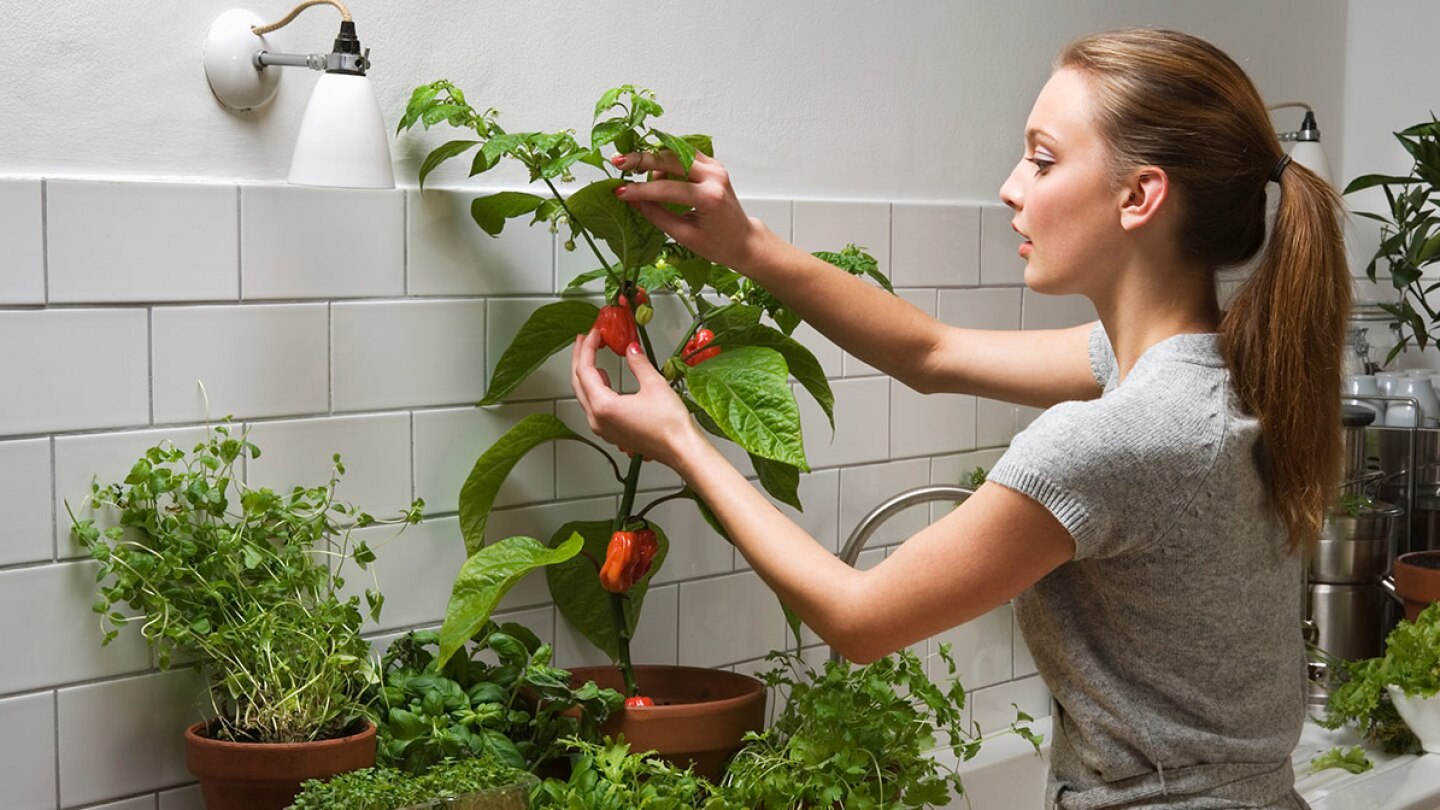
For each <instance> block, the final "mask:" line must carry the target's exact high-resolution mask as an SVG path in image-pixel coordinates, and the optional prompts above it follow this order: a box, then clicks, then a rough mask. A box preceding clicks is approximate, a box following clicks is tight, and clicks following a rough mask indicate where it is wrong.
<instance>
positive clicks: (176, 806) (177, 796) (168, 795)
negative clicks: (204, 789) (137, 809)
mask: <svg viewBox="0 0 1440 810" xmlns="http://www.w3.org/2000/svg"><path fill="white" fill-rule="evenodd" d="M157 795H158V797H159V808H158V810H205V799H204V797H202V796H201V795H200V786H199V785H190V786H188V787H183V788H177V789H175V790H162V791H160V793H159V794H157Z"/></svg>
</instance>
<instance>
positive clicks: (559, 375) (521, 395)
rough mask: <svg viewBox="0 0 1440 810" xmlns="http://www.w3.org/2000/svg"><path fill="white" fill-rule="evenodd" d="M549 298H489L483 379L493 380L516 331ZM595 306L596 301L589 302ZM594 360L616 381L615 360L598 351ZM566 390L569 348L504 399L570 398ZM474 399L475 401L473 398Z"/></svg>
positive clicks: (609, 352) (616, 364) (617, 361)
mask: <svg viewBox="0 0 1440 810" xmlns="http://www.w3.org/2000/svg"><path fill="white" fill-rule="evenodd" d="M554 300H555V299H553V298H492V299H490V301H489V306H488V307H487V309H486V323H485V326H486V329H485V344H486V346H488V347H489V350H488V351H487V352H486V354H485V365H484V369H485V379H486V380H489V379H491V378H492V377H494V376H495V366H496V365H497V364H498V363H499V362H500V358H501V357H502V356H503V355H504V352H505V350H506V349H508V348H509V347H510V344H511V343H512V342H513V341H514V340H515V336H516V335H517V334H518V333H519V332H520V327H521V326H522V325H524V323H525V322H526V321H527V320H529V319H530V316H531V314H532V313H534V312H535V310H537V309H539V308H540V307H542V306H544V305H545V304H549V303H552V302H553V301H554ZM591 303H594V304H596V305H597V306H598V304H599V299H598V298H596V299H591ZM597 357H598V362H599V364H600V367H601V368H603V369H605V370H606V371H607V372H608V373H609V375H610V379H611V380H619V379H620V371H619V368H620V366H619V360H620V358H618V357H616V356H615V355H614V354H613V353H611V351H610V350H609V349H606V348H601V349H600V353H599V355H597ZM574 395H575V394H574V392H573V391H572V390H571V389H570V346H569V345H568V344H567V345H566V346H565V348H563V349H561V350H560V351H558V352H556V353H555V354H553V355H551V357H550V359H548V360H546V361H545V363H544V365H542V366H540V368H538V369H536V370H535V372H534V373H532V374H531V375H530V376H529V377H527V378H526V379H525V382H523V383H521V384H520V385H519V386H518V387H517V388H515V390H514V391H512V392H511V393H510V396H509V397H508V399H510V400H521V399H553V398H556V397H570V396H574ZM476 398H477V399H478V398H479V397H476Z"/></svg>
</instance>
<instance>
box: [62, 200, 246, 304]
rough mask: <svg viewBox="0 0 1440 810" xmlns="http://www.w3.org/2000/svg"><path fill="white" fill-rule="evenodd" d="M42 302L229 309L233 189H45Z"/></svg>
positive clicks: (233, 280) (234, 279) (234, 262)
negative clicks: (45, 290)
mask: <svg viewBox="0 0 1440 810" xmlns="http://www.w3.org/2000/svg"><path fill="white" fill-rule="evenodd" d="M45 207H46V231H47V243H46V244H47V248H46V250H47V256H48V266H49V280H50V302H51V303H57V302H66V303H77V302H83V303H92V302H94V303H99V302H106V303H108V302H115V301H218V300H229V301H233V300H235V299H236V297H237V296H238V294H239V273H238V270H237V268H238V258H239V252H238V251H237V249H236V245H237V238H236V230H237V227H236V222H237V213H236V212H237V210H238V208H237V202H236V191H235V187H234V186H229V185H220V184H210V183H110V182H95V181H74V180H51V181H48V182H47V183H46V190H45Z"/></svg>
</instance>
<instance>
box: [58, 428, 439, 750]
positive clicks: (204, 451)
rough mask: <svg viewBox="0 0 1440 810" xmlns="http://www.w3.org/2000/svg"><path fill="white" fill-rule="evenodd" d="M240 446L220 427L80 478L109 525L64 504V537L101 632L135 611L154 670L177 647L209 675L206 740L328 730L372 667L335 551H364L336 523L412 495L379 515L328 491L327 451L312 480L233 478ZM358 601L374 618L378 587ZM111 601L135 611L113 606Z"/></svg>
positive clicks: (342, 717) (343, 723) (245, 450)
mask: <svg viewBox="0 0 1440 810" xmlns="http://www.w3.org/2000/svg"><path fill="white" fill-rule="evenodd" d="M246 455H248V456H249V457H250V458H259V456H260V450H259V448H257V447H256V446H255V445H253V444H251V443H250V442H249V441H247V439H246V436H244V435H241V436H240V437H239V438H235V437H232V436H231V435H230V430H229V428H228V427H227V426H225V425H220V426H217V427H215V428H214V429H213V430H212V431H210V432H209V433H208V434H207V437H206V440H205V441H203V442H200V443H198V444H196V445H195V446H194V448H193V449H192V451H191V452H190V453H189V454H187V453H186V452H185V451H184V450H181V449H180V448H178V447H176V446H175V445H174V444H172V443H169V442H164V443H161V444H159V445H157V446H155V447H151V448H150V449H148V450H146V451H145V453H144V455H143V456H142V457H141V458H139V459H138V460H137V461H136V462H135V464H134V465H133V466H132V467H131V468H130V472H129V474H128V475H126V477H125V480H124V481H123V482H120V483H114V484H105V485H102V484H100V483H98V482H97V483H93V484H92V485H91V491H90V496H89V497H88V499H87V501H86V502H87V503H88V504H89V505H90V506H91V507H93V508H95V509H97V510H99V509H114V510H116V512H117V513H118V516H119V521H118V523H117V525H115V526H113V527H110V528H107V529H105V530H103V531H101V530H100V529H99V528H98V527H96V526H95V524H94V521H92V520H80V519H77V518H76V517H75V514H74V512H70V519H71V521H72V523H73V532H74V536H75V538H76V540H77V541H79V543H80V545H81V546H82V547H84V548H85V549H86V550H88V551H89V552H90V554H91V556H92V557H94V558H95V560H96V561H97V562H98V563H99V564H100V565H99V572H98V573H97V576H96V581H97V582H100V583H102V584H101V585H100V598H99V600H98V601H97V602H96V603H95V605H94V607H95V611H96V612H97V613H100V614H101V615H102V616H103V617H104V618H103V619H102V624H106V623H108V624H109V625H111V627H110V629H109V630H108V631H107V632H106V634H105V639H104V642H103V643H105V644H109V643H110V641H111V640H112V639H114V638H115V636H116V634H117V633H118V632H119V631H118V629H116V628H118V627H120V626H121V625H124V624H127V623H129V622H131V621H143V626H142V627H141V632H142V633H143V634H144V636H145V639H146V641H147V642H149V644H150V645H151V646H152V647H154V648H155V650H156V652H157V657H158V663H159V666H160V668H161V669H162V670H163V669H168V668H169V666H170V663H171V660H172V658H173V656H175V655H177V654H178V655H180V656H182V658H184V659H189V660H193V661H194V662H195V663H196V664H197V665H198V666H199V667H200V668H201V670H202V671H203V672H204V673H205V675H206V676H207V678H208V681H209V695H210V701H211V705H212V708H213V710H214V713H215V722H214V724H213V725H212V726H211V729H210V736H211V737H212V738H215V739H222V740H234V741H247V742H300V741H305V740H315V739H326V738H330V737H335V736H339V735H341V734H342V733H343V732H344V730H345V729H346V728H347V727H348V726H350V725H351V724H352V723H353V722H354V721H355V720H357V719H358V718H360V717H362V716H363V714H364V708H365V706H364V704H365V696H366V694H367V692H368V691H369V688H370V685H371V682H372V680H373V678H374V667H373V665H372V663H371V661H370V646H369V644H368V643H367V642H366V641H365V640H364V639H362V638H361V637H360V626H361V623H362V621H363V619H362V617H361V614H360V597H358V596H351V597H348V598H343V597H342V596H341V595H340V589H341V588H342V587H343V586H344V584H345V580H344V579H343V577H342V576H341V573H342V571H343V569H344V564H345V562H346V561H347V560H352V561H354V563H355V564H356V565H357V566H358V567H360V568H361V569H364V568H365V567H366V566H367V565H368V564H369V563H370V562H372V561H374V559H375V553H374V551H373V550H372V549H371V548H370V547H369V546H367V545H366V544H365V543H364V542H358V543H352V542H351V536H350V533H351V531H352V530H353V529H358V528H363V527H366V526H372V525H377V524H381V523H387V522H389V523H399V524H402V526H401V531H403V530H404V525H405V524H411V523H418V522H419V520H420V513H421V509H422V508H423V506H424V502H423V501H418V500H417V501H415V502H414V503H413V504H412V505H411V507H410V510H409V511H407V512H406V513H404V514H403V515H401V516H400V517H399V518H397V519H395V520H392V521H381V520H376V519H375V518H374V517H372V516H370V515H369V514H366V513H364V512H361V511H359V510H357V509H355V508H354V507H352V506H350V505H348V504H344V503H340V502H337V501H336V500H335V487H336V485H337V484H338V483H339V480H340V476H341V475H343V474H344V472H345V468H344V465H342V464H341V462H340V457H339V456H335V458H334V467H333V469H332V472H331V476H330V481H329V482H328V483H326V484H323V485H320V486H316V487H310V488H302V487H296V488H295V489H293V490H292V491H290V492H289V493H285V494H281V493H276V492H273V491H271V490H269V489H265V488H261V489H253V488H250V487H248V486H246V485H245V484H244V483H243V482H241V481H240V480H239V479H237V477H236V475H235V464H236V462H237V461H238V460H239V459H241V458H242V457H245V456H246ZM237 496H238V497H237ZM69 509H70V507H69V504H68V503H67V504H66V510H67V511H69ZM341 521H347V522H349V525H348V526H342V524H341ZM372 581H373V575H372ZM365 601H366V603H367V605H368V608H369V614H370V615H371V616H372V617H378V616H379V613H380V608H381V604H382V602H383V599H382V597H381V595H380V594H379V592H378V590H376V589H373V588H371V589H366V591H365ZM122 603H123V604H126V605H128V606H129V607H130V608H132V609H133V610H136V611H138V612H139V614H140V615H139V616H138V617H137V616H128V615H126V614H124V613H122V612H120V611H119V610H118V609H117V606H118V605H120V604H122Z"/></svg>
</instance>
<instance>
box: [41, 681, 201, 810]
mask: <svg viewBox="0 0 1440 810" xmlns="http://www.w3.org/2000/svg"><path fill="white" fill-rule="evenodd" d="M204 688H205V686H204V680H203V678H202V677H201V676H200V675H199V673H197V672H195V671H194V670H190V669H179V670H171V671H170V672H162V673H157V674H153V675H144V676H141V677H138V678H123V679H120V680H114V681H105V682H103V683H97V684H89V685H86V686H77V687H74V688H72V689H61V690H60V703H59V717H60V727H59V733H60V806H61V807H74V806H75V805H80V804H86V803H89V802H98V801H104V800H106V799H113V798H115V797H117V796H127V795H131V794H135V793H141V792H148V791H153V790H159V789H161V788H169V787H175V786H177V785H183V784H185V783H187V782H191V781H193V777H192V776H191V775H190V774H189V772H188V771H186V769H185V728H186V727H187V726H189V725H190V724H191V723H194V722H197V721H199V720H200V719H201V715H200V710H199V707H200V706H201V705H202V703H203V702H204V701H205V700H206V699H205V698H204V697H203V694H204Z"/></svg>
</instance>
